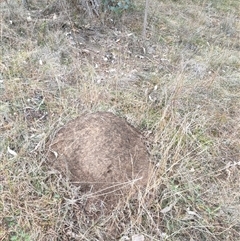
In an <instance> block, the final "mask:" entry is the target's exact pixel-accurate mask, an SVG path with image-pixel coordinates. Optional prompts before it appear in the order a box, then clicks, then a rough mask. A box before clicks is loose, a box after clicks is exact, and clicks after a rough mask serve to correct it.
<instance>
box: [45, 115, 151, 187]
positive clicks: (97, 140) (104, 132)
mask: <svg viewBox="0 0 240 241" xmlns="http://www.w3.org/2000/svg"><path fill="white" fill-rule="evenodd" d="M50 153H51V154H50V158H49V159H50V161H51V162H50V163H51V164H52V165H53V166H54V167H55V168H56V169H58V170H60V171H61V172H62V173H63V174H64V175H67V176H69V178H70V180H71V181H73V182H74V183H76V184H80V185H81V187H83V189H84V191H87V190H90V188H91V191H99V190H103V189H108V191H109V189H111V190H112V189H114V190H116V189H119V188H121V187H122V186H126V184H129V183H133V182H132V180H135V183H134V184H135V185H137V184H139V185H140V186H142V185H145V184H146V183H147V181H148V173H149V167H150V166H149V165H150V162H149V155H148V152H147V150H146V147H145V145H144V143H143V140H142V136H141V134H140V133H139V132H138V131H137V130H136V129H135V128H134V127H132V126H130V125H129V124H128V123H127V122H126V121H125V120H124V119H122V118H120V117H117V116H115V115H114V114H112V113H109V112H97V113H94V114H86V115H83V116H80V117H78V118H77V119H75V120H73V121H71V122H69V123H68V124H66V125H65V126H64V127H63V128H61V129H60V131H59V132H58V133H57V134H56V136H55V138H54V140H52V143H51V144H50ZM105 191H106V190H105Z"/></svg>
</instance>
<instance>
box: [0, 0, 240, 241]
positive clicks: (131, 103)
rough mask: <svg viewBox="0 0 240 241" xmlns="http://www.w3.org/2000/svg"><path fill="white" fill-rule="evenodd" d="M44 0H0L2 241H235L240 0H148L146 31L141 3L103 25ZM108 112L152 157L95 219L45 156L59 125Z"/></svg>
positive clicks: (239, 230)
mask: <svg viewBox="0 0 240 241" xmlns="http://www.w3.org/2000/svg"><path fill="white" fill-rule="evenodd" d="M46 2H47V1H34V0H32V1H29V6H30V7H29V9H26V8H24V7H23V6H22V5H21V1H14V0H8V1H1V2H0V12H1V13H0V25H1V26H0V29H1V31H0V46H1V54H0V240H12V241H13V240H23V241H27V240H44V241H46V240H86V241H87V240H105V241H106V240H121V241H123V240H131V237H132V236H133V235H135V234H141V235H143V236H144V240H145V241H146V240H147V241H148V240H149V241H150V240H151V241H152V240H162V241H163V240H167V241H184V240H189V241H192V240H202V241H203V240H208V241H219V240H220V241H221V240H222V241H225V240H228V241H238V240H240V218H239V217H240V191H239V190H240V172H239V169H240V125H239V123H240V111H239V110H240V77H239V67H240V58H239V50H240V43H239V34H240V25H239V23H240V21H239V20H240V19H239V13H238V10H239V9H238V8H239V6H238V5H239V1H238V0H225V1H223V0H222V1H211V0H209V1H196V0H181V1H169V0H168V1H166V0H163V1H158V0H153V1H149V10H148V11H149V19H148V26H147V29H146V39H145V40H144V41H143V40H142V39H141V31H142V24H143V14H144V10H143V9H144V2H145V1H143V0H142V1H137V2H136V1H135V7H134V9H133V10H131V13H125V14H124V16H123V18H122V20H121V22H119V23H115V22H114V23H113V21H112V20H111V18H110V17H109V18H108V16H105V21H104V25H102V23H101V21H98V20H95V19H94V18H93V19H91V20H90V19H88V18H87V17H86V16H85V15H80V14H79V15H78V14H77V13H76V12H73V11H71V8H70V7H69V6H68V5H67V3H66V2H67V1H62V2H61V3H60V4H57V5H56V2H57V1H52V2H54V3H55V5H54V4H53V5H51V8H50V7H49V6H50V5H49V6H47V5H46ZM48 2H51V1H48ZM46 9H47V10H48V11H46ZM50 10H51V11H50ZM83 16H84V17H83ZM114 24H115V25H114ZM113 25H114V26H113ZM99 110H100V111H111V112H114V113H115V114H117V115H119V116H122V117H125V118H126V119H127V120H128V122H130V123H131V124H132V125H134V126H136V127H138V128H140V129H141V131H142V133H144V136H145V137H146V144H147V145H148V148H149V152H150V154H151V157H152V161H153V163H154V165H155V166H156V171H155V173H154V175H153V176H152V180H150V182H149V186H148V188H147V190H142V191H139V195H138V196H137V197H136V198H135V199H130V198H128V197H125V198H124V199H122V200H119V203H118V205H116V206H115V207H114V209H113V210H112V212H111V214H109V212H104V209H103V211H102V212H101V213H100V215H99V212H98V211H99V210H95V209H94V207H92V209H91V211H88V212H86V210H85V209H84V198H83V197H82V196H81V195H79V192H78V188H77V187H75V186H74V185H72V184H71V183H70V182H69V181H68V180H66V179H65V178H63V177H62V176H61V174H60V173H58V172H57V171H55V170H54V169H53V168H51V167H49V166H47V165H46V142H47V140H48V139H49V138H50V136H52V135H54V132H55V131H56V130H57V128H59V127H60V126H62V125H63V124H64V123H66V122H67V121H69V120H71V119H73V118H75V117H76V116H79V115H80V114H81V113H83V112H95V111H99Z"/></svg>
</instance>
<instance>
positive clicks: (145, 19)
mask: <svg viewBox="0 0 240 241" xmlns="http://www.w3.org/2000/svg"><path fill="white" fill-rule="evenodd" d="M147 15H148V0H146V2H145V11H144V21H143V31H142V37H143V38H144V39H146V28H147Z"/></svg>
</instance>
